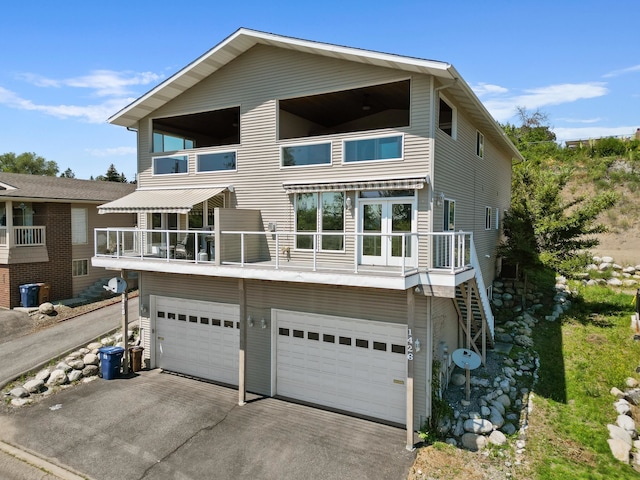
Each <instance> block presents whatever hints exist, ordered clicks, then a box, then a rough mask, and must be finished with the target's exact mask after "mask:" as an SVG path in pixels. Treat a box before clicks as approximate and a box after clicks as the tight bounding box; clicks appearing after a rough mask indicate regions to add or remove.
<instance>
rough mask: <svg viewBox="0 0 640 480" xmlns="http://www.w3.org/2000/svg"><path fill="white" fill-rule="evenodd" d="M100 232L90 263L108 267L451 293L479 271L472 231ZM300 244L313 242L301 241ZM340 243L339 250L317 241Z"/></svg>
mask: <svg viewBox="0 0 640 480" xmlns="http://www.w3.org/2000/svg"><path fill="white" fill-rule="evenodd" d="M95 236H96V238H95V256H94V258H93V265H94V266H101V267H108V268H120V269H130V270H141V271H156V272H171V273H183V274H193V275H206V276H226V277H236V278H254V279H263V280H281V281H294V282H306V283H324V284H335V285H351V286H364V287H374V288H393V289H406V288H410V287H412V286H417V285H429V286H430V288H431V289H432V291H433V293H434V294H435V293H438V294H443V290H447V291H446V292H444V296H450V297H452V298H453V296H454V295H455V292H454V290H455V286H456V285H458V284H459V283H461V282H464V281H466V280H468V279H469V278H471V277H473V276H474V268H473V266H472V265H473V264H474V259H473V258H472V256H473V254H474V253H475V252H474V249H473V248H472V245H473V236H472V234H471V233H469V232H443V233H436V232H418V233H393V234H375V233H370V232H367V233H339V234H336V233H335V232H332V233H314V232H309V233H301V232H285V231H274V232H264V231H240V230H237V231H226V230H215V231H203V230H145V229H131V228H97V229H95ZM336 237H338V240H340V241H338V242H336ZM299 239H303V240H304V241H302V242H300V243H299V242H298V240H299ZM328 240H331V241H328ZM302 244H304V245H305V246H308V248H305V249H301V248H296V245H298V246H300V245H302ZM336 244H337V245H339V246H340V247H339V248H341V250H322V249H321V248H319V246H322V245H331V246H332V247H331V248H336V246H335V245H336Z"/></svg>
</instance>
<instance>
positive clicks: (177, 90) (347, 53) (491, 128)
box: [109, 28, 522, 159]
mask: <svg viewBox="0 0 640 480" xmlns="http://www.w3.org/2000/svg"><path fill="white" fill-rule="evenodd" d="M257 44H263V45H269V46H273V47H278V48H285V49H289V50H296V51H299V52H305V53H310V54H313V55H322V56H325V57H331V58H337V59H341V60H348V61H352V62H359V63H364V64H367V65H377V66H380V67H386V68H394V69H397V70H403V71H407V72H414V73H422V74H428V75H433V76H435V77H437V78H439V79H440V80H441V81H442V82H443V83H445V84H450V87H447V88H448V90H447V92H452V96H454V97H455V99H456V100H458V101H459V102H460V103H461V104H462V105H463V106H464V107H465V109H466V110H468V113H469V115H470V116H471V118H473V120H474V121H475V122H476V123H477V124H478V125H479V127H480V128H482V129H484V130H485V135H488V136H489V137H493V138H494V139H496V140H498V141H501V142H502V143H503V144H504V145H505V146H506V148H507V149H508V150H509V151H510V152H511V154H512V155H513V156H515V157H517V158H520V159H522V157H521V155H520V153H519V152H518V150H517V149H516V148H515V146H513V144H512V143H511V141H510V140H509V139H508V138H507V136H506V135H505V134H504V131H503V130H502V128H500V126H499V125H498V124H497V122H496V121H495V120H494V119H493V117H492V116H491V115H490V114H489V112H488V111H487V110H486V108H485V107H484V105H482V103H481V102H480V100H479V99H478V98H477V97H476V95H475V93H473V91H472V90H471V87H469V85H468V84H467V83H466V82H465V81H464V80H462V78H461V77H460V74H459V73H458V72H457V71H456V69H455V68H453V66H452V65H451V64H449V63H445V62H439V61H436V60H424V59H419V58H414V57H405V56H401V55H395V54H390V53H381V52H375V51H371V50H363V49H359V48H352V47H343V46H339V45H332V44H328V43H321V42H315V41H310V40H302V39H298V38H293V37H285V36H282V35H275V34H272V33H266V32H259V31H256V30H249V29H246V28H240V29H239V30H237V31H236V32H235V33H233V34H232V35H231V36H229V37H227V38H226V39H225V40H223V41H222V42H220V43H219V44H218V45H216V46H215V47H213V48H212V49H211V50H209V51H208V52H206V53H205V54H204V55H202V56H201V57H199V58H198V59H196V60H195V61H193V62H191V63H190V64H189V65H187V66H186V67H184V68H183V69H182V70H180V71H179V72H177V73H176V74H175V75H173V76H171V77H170V78H168V79H167V80H165V81H164V82H162V83H161V84H159V85H158V86H157V87H155V88H154V89H152V90H150V91H149V92H147V93H146V94H144V95H143V96H142V97H140V98H138V99H137V100H135V101H134V102H133V103H131V104H129V105H128V106H126V107H125V108H123V109H122V110H120V111H119V112H118V113H116V114H115V115H113V116H112V117H111V118H109V123H113V124H115V125H121V126H123V127H135V126H136V125H137V122H138V121H140V120H141V119H142V118H144V117H146V116H147V115H149V114H150V113H151V112H153V111H155V110H156V109H158V108H160V107H162V106H163V105H165V104H166V103H168V102H170V101H171V100H173V99H174V98H176V97H178V96H179V95H180V94H182V93H183V92H185V91H186V90H188V89H189V88H191V87H193V86H194V85H196V84H197V83H198V82H200V81H201V80H203V79H204V78H206V77H208V76H209V75H211V74H213V73H215V72H216V71H217V70H218V69H220V68H222V67H224V66H225V65H226V64H228V63H229V62H231V61H233V60H234V59H235V58H237V57H239V56H240V55H242V54H243V53H244V52H246V51H247V50H249V49H250V48H252V47H253V46H255V45H257Z"/></svg>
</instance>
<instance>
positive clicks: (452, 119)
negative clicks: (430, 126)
mask: <svg viewBox="0 0 640 480" xmlns="http://www.w3.org/2000/svg"><path fill="white" fill-rule="evenodd" d="M438 128H440V130H442V131H443V132H444V133H446V134H447V135H449V136H450V137H452V138H456V110H455V108H454V107H452V106H451V105H449V103H448V102H447V101H446V100H445V99H444V98H442V97H440V108H439V110H438Z"/></svg>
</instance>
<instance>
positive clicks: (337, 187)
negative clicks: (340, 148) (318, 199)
mask: <svg viewBox="0 0 640 480" xmlns="http://www.w3.org/2000/svg"><path fill="white" fill-rule="evenodd" d="M425 183H426V184H428V183H429V177H408V178H392V179H377V180H346V181H336V182H325V181H320V182H304V183H302V182H291V183H283V184H282V187H283V188H284V189H285V191H286V192H287V193H310V192H327V191H345V190H414V189H421V188H424V185H425Z"/></svg>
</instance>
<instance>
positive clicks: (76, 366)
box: [67, 359, 85, 370]
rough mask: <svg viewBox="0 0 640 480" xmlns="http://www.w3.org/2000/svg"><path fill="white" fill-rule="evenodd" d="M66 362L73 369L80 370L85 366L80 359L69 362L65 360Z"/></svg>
mask: <svg viewBox="0 0 640 480" xmlns="http://www.w3.org/2000/svg"><path fill="white" fill-rule="evenodd" d="M67 364H68V365H69V366H70V367H71V368H73V369H74V370H82V369H83V368H84V366H85V365H84V362H83V361H82V360H80V359H76V360H71V361H70V362H67Z"/></svg>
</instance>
